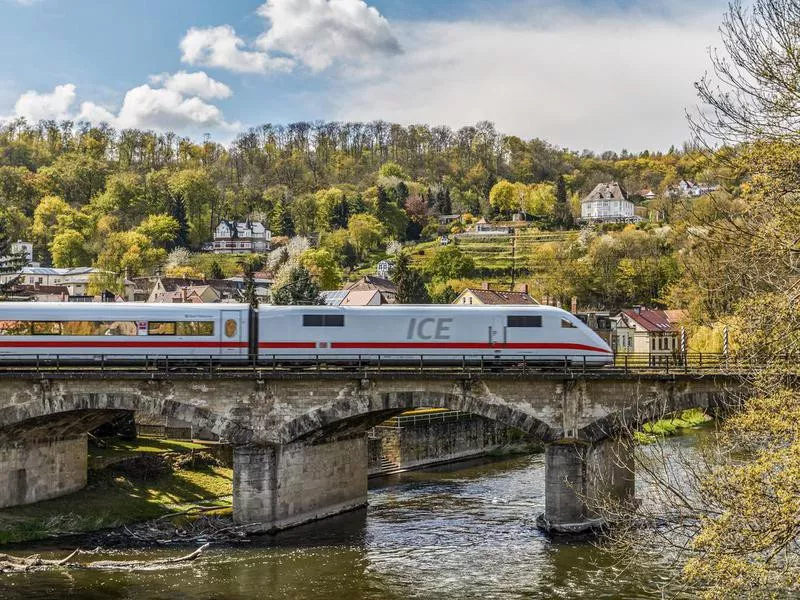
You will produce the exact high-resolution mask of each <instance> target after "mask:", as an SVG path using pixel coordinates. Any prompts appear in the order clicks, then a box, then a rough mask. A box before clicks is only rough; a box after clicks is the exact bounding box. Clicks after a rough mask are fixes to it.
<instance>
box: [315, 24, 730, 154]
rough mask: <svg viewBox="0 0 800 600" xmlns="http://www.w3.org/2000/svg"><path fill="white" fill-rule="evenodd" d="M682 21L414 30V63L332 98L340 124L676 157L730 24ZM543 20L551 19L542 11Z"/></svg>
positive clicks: (385, 64)
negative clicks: (427, 126) (373, 123)
mask: <svg viewBox="0 0 800 600" xmlns="http://www.w3.org/2000/svg"><path fill="white" fill-rule="evenodd" d="M688 12H689V13H690V14H689V15H686V16H687V17H688V18H686V19H684V20H683V21H682V22H680V23H679V22H677V20H673V19H671V18H670V17H669V15H662V16H661V17H658V18H657V17H656V16H654V15H653V14H642V13H637V12H635V11H630V12H628V13H626V14H624V15H622V14H617V15H613V14H612V15H611V16H610V17H605V18H597V17H591V16H587V15H586V14H581V13H580V12H577V13H576V12H572V13H570V14H568V15H567V14H563V13H562V14H558V13H550V14H548V16H547V21H546V23H543V22H541V21H540V22H538V23H530V22H529V23H526V22H524V21H522V22H520V21H517V22H514V23H510V22H500V21H495V22H491V21H489V20H488V19H487V20H481V21H474V22H466V21H461V22H450V23H444V22H442V23H425V24H420V23H413V24H412V23H406V24H402V25H401V26H400V27H399V28H398V32H399V33H400V34H401V38H402V39H403V44H404V47H406V48H407V51H406V53H405V54H404V55H403V56H402V57H399V58H396V59H391V60H384V61H379V62H377V63H376V64H375V65H373V66H374V69H375V71H376V72H378V73H379V75H378V76H374V77H370V78H369V79H367V80H366V81H364V80H362V81H360V82H359V84H358V85H354V84H353V81H352V80H350V81H343V82H342V84H341V85H340V86H338V87H337V89H335V90H333V91H332V92H331V102H332V103H333V105H334V115H333V116H334V117H336V118H338V119H342V120H362V121H366V120H372V119H385V120H389V121H397V122H400V123H407V124H410V123H432V124H447V125H450V126H453V127H459V126H462V125H464V124H470V123H475V122H477V121H480V120H491V121H494V122H495V123H496V124H497V126H498V129H499V130H501V131H503V132H506V133H511V134H515V135H519V136H522V137H542V138H544V139H547V140H549V141H551V142H553V143H555V144H558V145H564V146H568V147H571V148H575V149H583V148H591V149H597V150H604V149H609V148H612V149H617V150H620V149H622V148H627V149H629V150H639V149H644V148H654V147H656V148H663V149H666V148H668V147H669V146H670V145H671V144H676V145H677V144H680V143H681V142H682V141H684V140H686V139H688V137H689V132H688V127H687V125H686V119H685V109H687V108H690V107H692V106H694V105H695V93H694V89H693V86H692V82H693V81H694V80H695V79H697V78H698V77H699V76H700V75H701V74H702V72H703V70H704V65H705V64H707V60H706V59H707V50H706V49H707V47H708V46H710V45H713V44H714V43H715V41H716V39H717V33H716V26H717V23H718V20H719V15H718V14H717V12H716V8H715V9H713V12H712V11H711V10H709V12H708V13H705V14H703V13H698V12H696V11H695V12H692V11H688ZM537 14H538V15H541V14H542V13H537Z"/></svg>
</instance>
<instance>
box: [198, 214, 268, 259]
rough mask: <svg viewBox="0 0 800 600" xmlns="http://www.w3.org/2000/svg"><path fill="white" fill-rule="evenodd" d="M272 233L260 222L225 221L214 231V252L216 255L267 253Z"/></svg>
mask: <svg viewBox="0 0 800 600" xmlns="http://www.w3.org/2000/svg"><path fill="white" fill-rule="evenodd" d="M271 240H272V232H271V231H270V230H269V229H267V228H266V227H264V224H263V223H260V222H258V221H251V220H250V219H248V220H247V221H227V220H225V219H223V220H222V221H220V222H219V225H217V228H216V229H215V230H214V242H213V244H212V250H213V252H214V253H215V254H248V253H253V252H267V251H268V250H269V248H270V242H271Z"/></svg>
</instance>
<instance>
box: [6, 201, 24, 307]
mask: <svg viewBox="0 0 800 600" xmlns="http://www.w3.org/2000/svg"><path fill="white" fill-rule="evenodd" d="M6 219H7V217H6V215H5V213H4V212H3V211H1V210H0V300H4V299H5V298H6V297H7V295H8V293H9V292H10V291H11V289H12V288H13V287H14V285H16V283H17V281H18V279H19V277H18V276H16V277H11V275H12V274H14V273H17V272H18V271H19V270H20V269H21V268H22V267H24V266H25V265H26V264H27V262H28V261H27V260H26V258H25V257H24V256H23V255H21V254H13V253H12V252H11V244H12V242H11V239H10V238H9V237H8V234H7V231H8V227H7V225H6Z"/></svg>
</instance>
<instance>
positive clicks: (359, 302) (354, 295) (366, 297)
mask: <svg viewBox="0 0 800 600" xmlns="http://www.w3.org/2000/svg"><path fill="white" fill-rule="evenodd" d="M376 295H377V296H380V295H381V293H380V292H379V291H378V290H351V291H350V292H348V294H347V296H345V297H344V299H343V300H342V302H341V303H340V304H339V306H370V305H371V303H372V300H374V299H375V296H376ZM378 304H382V302H381V301H380V299H379V300H378Z"/></svg>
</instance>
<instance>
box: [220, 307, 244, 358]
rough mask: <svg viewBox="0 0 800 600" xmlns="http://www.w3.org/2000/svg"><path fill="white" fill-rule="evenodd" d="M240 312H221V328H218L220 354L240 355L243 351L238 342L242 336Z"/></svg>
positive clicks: (242, 326) (242, 328)
mask: <svg viewBox="0 0 800 600" xmlns="http://www.w3.org/2000/svg"><path fill="white" fill-rule="evenodd" d="M242 314H243V313H242V312H241V311H239V310H223V311H222V327H221V328H220V332H219V335H220V348H221V351H222V354H226V355H237V356H238V355H240V354H242V352H243V349H242V347H241V345H240V344H239V342H241V341H242V336H243V335H244V323H242Z"/></svg>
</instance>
